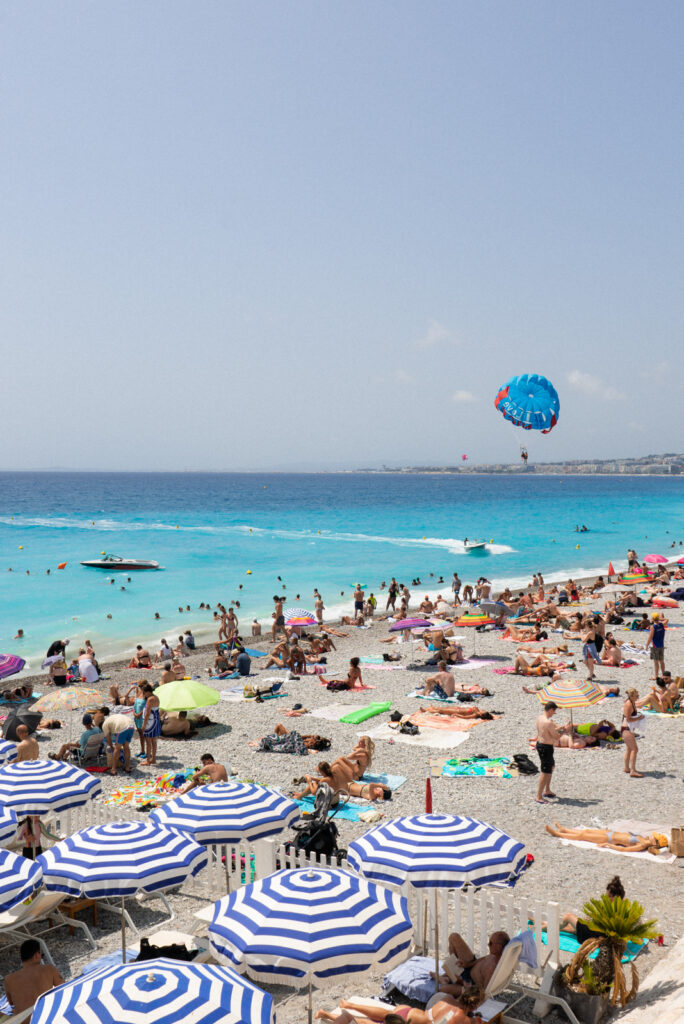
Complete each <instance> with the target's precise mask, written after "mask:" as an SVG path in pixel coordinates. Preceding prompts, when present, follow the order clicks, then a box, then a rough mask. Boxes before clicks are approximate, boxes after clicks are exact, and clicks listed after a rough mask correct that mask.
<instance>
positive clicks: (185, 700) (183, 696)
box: [154, 679, 219, 711]
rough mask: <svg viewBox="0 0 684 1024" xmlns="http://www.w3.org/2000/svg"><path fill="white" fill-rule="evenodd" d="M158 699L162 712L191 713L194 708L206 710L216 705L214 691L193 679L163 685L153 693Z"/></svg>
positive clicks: (216, 694)
mask: <svg viewBox="0 0 684 1024" xmlns="http://www.w3.org/2000/svg"><path fill="white" fill-rule="evenodd" d="M154 692H155V693H156V695H157V697H159V707H160V708H161V709H162V711H192V710H193V709H194V708H208V707H209V706H210V705H211V704H218V702H219V695H218V693H217V692H216V690H212V688H211V687H210V686H205V685H204V683H198V682H196V681H195V680H194V679H178V680H177V681H176V682H175V683H164V685H163V686H158V687H157V689H156V690H155V691H154Z"/></svg>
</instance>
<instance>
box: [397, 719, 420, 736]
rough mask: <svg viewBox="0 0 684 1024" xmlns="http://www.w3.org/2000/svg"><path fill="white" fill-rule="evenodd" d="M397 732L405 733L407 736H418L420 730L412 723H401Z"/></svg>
mask: <svg viewBox="0 0 684 1024" xmlns="http://www.w3.org/2000/svg"><path fill="white" fill-rule="evenodd" d="M399 732H403V733H406V735H407V736H418V735H419V733H420V729H419V728H418V726H417V725H414V724H413V722H402V723H401V725H400V726H399Z"/></svg>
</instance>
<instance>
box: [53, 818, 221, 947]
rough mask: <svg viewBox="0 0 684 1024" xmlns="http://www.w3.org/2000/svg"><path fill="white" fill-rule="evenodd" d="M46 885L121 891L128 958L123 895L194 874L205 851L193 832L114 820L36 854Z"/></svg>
mask: <svg viewBox="0 0 684 1024" xmlns="http://www.w3.org/2000/svg"><path fill="white" fill-rule="evenodd" d="M36 859H37V861H38V863H39V864H40V866H41V868H42V869H43V877H44V880H45V885H46V887H47V888H48V889H52V890H55V891H57V892H64V893H66V894H67V895H69V896H87V897H88V898H90V899H98V898H102V897H105V896H120V897H121V949H122V959H123V961H124V962H125V960H126V922H125V914H124V898H125V897H126V896H133V895H134V894H135V893H136V892H138V891H140V890H142V891H143V892H161V891H162V890H164V889H172V888H174V887H175V886H177V885H180V884H181V883H182V882H184V881H185V879H186V878H187V877H188V876H189V875H196V874H197V873H198V872H199V871H201V870H202V868H203V867H205V866H206V863H207V851H206V850H205V849H204V847H202V846H199V844H198V843H195V842H194V841H193V840H192V839H190V837H189V836H186V835H183V834H182V833H179V832H171V831H169V829H165V828H160V827H159V826H158V825H156V824H150V823H148V822H146V821H145V822H142V821H114V822H110V823H108V824H106V825H96V826H94V827H92V828H84V829H81V830H80V831H79V832H75V833H74V834H73V835H72V836H68V837H67V838H66V839H62V840H61V841H60V842H59V843H55V845H54V846H51V847H50V849H49V850H46V851H45V853H41V854H39V856H38V857H37V858H36Z"/></svg>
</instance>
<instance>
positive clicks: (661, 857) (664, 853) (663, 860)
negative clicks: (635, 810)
mask: <svg viewBox="0 0 684 1024" xmlns="http://www.w3.org/2000/svg"><path fill="white" fill-rule="evenodd" d="M623 824H624V823H622V822H618V823H616V824H613V825H608V829H609V831H611V832H630V831H633V832H634V834H635V835H639V834H641V835H643V834H645V832H652V831H654V829H653V827H649V828H648V829H645V832H644V833H640V832H639V830H638V829H637V830H636V831H635V829H634V828H632V829H628V828H624V827H623ZM636 824H638V823H637V822H632V825H636ZM618 825H619V826H620V827H618ZM586 827H587V826H586V825H580V826H579V828H586ZM655 831H657V832H658V831H661V830H660V829H655ZM665 831H666V833H669V829H667V830H665ZM561 843H563V845H564V846H581V847H583V849H585V850H596V851H598V853H610V854H613V855H614V856H616V857H638V858H639V860H648V861H650V862H651V864H674V862H675V861H676V860H677V858H676V857H675V855H674V853H670V851H669V850H661V851H660V852H659V853H658V854H654V853H647V852H646V851H643V852H641V851H640V852H639V853H630V851H629V848H625V850H623V851H620V850H609V849H607V848H606V847H604V846H597V845H596V844H595V843H585V842H584V840H582V839H561Z"/></svg>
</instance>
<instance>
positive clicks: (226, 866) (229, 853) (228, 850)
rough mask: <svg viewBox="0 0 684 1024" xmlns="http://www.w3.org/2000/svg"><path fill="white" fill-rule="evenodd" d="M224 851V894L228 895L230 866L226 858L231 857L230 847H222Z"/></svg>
mask: <svg viewBox="0 0 684 1024" xmlns="http://www.w3.org/2000/svg"><path fill="white" fill-rule="evenodd" d="M224 850H225V851H226V855H225V857H224V858H223V864H224V867H225V870H226V893H228V894H230V867H231V865H230V863H229V861H228V858H229V857H230V856H231V852H230V846H224Z"/></svg>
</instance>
